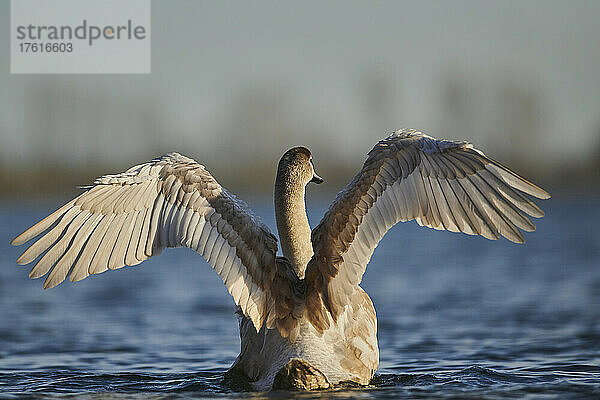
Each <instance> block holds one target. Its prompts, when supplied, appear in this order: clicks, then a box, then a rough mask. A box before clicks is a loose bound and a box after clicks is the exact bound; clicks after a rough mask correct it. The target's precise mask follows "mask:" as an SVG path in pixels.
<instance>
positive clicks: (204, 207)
mask: <svg viewBox="0 0 600 400" xmlns="http://www.w3.org/2000/svg"><path fill="white" fill-rule="evenodd" d="M87 189H88V190H87V191H85V192H84V193H83V194H81V195H80V196H78V197H77V198H75V199H73V200H71V201H70V202H69V203H67V204H65V205H64V206H63V207H61V208H60V209H59V210H57V211H55V212H54V213H53V214H51V215H50V216H48V217H46V218H45V219H43V220H42V221H40V222H38V223H37V224H36V225H34V226H33V227H31V228H29V229H28V230H27V231H25V232H24V233H22V234H21V235H19V236H18V237H16V238H15V239H14V240H13V241H12V244H13V245H20V244H23V243H25V242H27V241H28V240H30V239H32V238H34V237H36V236H39V235H42V236H41V237H40V238H39V239H38V240H37V241H36V242H35V243H33V244H32V245H31V246H30V247H29V248H28V249H27V250H26V251H25V252H24V253H23V254H22V255H21V257H19V259H18V260H17V262H18V263H19V264H28V263H30V262H32V261H34V260H35V259H36V258H38V257H39V256H42V257H41V258H40V259H39V261H38V262H37V264H36V265H35V266H34V267H33V269H32V270H31V273H30V275H29V276H30V277H31V278H39V277H42V276H44V275H46V274H48V273H49V274H48V277H47V278H46V281H45V283H44V288H51V287H54V286H56V285H58V284H60V283H61V282H62V281H64V280H65V278H66V277H67V275H69V273H70V275H69V276H70V279H71V281H78V280H81V279H84V278H86V277H87V276H89V275H90V274H97V273H101V272H104V271H107V270H109V269H117V268H121V267H123V266H125V265H136V264H139V263H141V262H142V261H144V260H146V259H147V258H149V257H152V256H154V255H157V254H159V253H160V252H161V251H162V250H163V249H164V248H165V247H180V246H186V247H189V248H191V249H193V250H195V251H196V252H197V253H199V254H200V255H202V257H204V258H205V259H206V260H207V261H208V263H209V264H210V265H211V266H212V267H213V268H214V270H215V271H216V272H217V273H218V274H219V276H220V277H221V278H222V279H223V282H224V283H225V286H226V287H227V289H228V290H229V293H231V295H232V296H233V299H234V301H235V304H237V305H238V306H239V307H240V308H241V310H242V312H243V314H244V315H245V316H247V317H248V318H250V319H251V320H252V322H253V324H254V326H255V328H256V330H257V331H258V330H260V327H261V326H262V324H263V323H264V322H265V321H267V327H269V328H273V327H275V326H279V325H281V326H279V327H280V328H282V327H283V326H289V325H290V323H289V322H290V321H289V319H290V318H292V319H293V318H294V316H296V317H299V315H298V314H301V311H299V310H300V307H301V306H302V303H303V299H300V298H299V295H301V294H302V293H303V292H302V287H300V286H299V285H301V284H303V283H301V282H300V281H299V280H298V278H297V277H296V275H295V274H294V273H293V271H292V269H291V267H290V266H289V263H287V262H286V260H277V259H276V252H277V239H276V238H275V236H273V234H272V233H271V232H270V231H269V229H268V228H267V227H266V226H265V225H264V224H263V223H262V222H261V221H260V220H259V219H258V218H257V217H256V216H254V215H253V214H252V213H251V212H250V211H249V210H248V208H247V206H246V205H245V204H244V203H243V202H242V201H240V200H238V199H236V198H235V197H234V196H233V195H231V194H229V193H228V192H227V191H226V190H225V189H224V188H222V187H221V185H219V184H218V183H217V181H216V180H215V179H214V178H213V177H212V176H211V175H210V173H209V172H208V171H207V170H206V169H205V168H204V166H202V165H200V164H198V163H197V162H195V161H194V160H192V159H190V158H187V157H184V156H182V155H180V154H177V153H171V154H167V155H164V156H162V157H161V158H158V159H155V160H152V161H151V162H149V163H146V164H141V165H138V166H135V167H132V168H130V169H129V170H127V171H126V172H124V173H122V174H118V175H106V176H103V177H101V178H99V179H97V180H96V181H95V182H94V185H92V186H90V187H88V188H87ZM286 321H287V322H286ZM280 330H282V329H280ZM283 330H285V329H283ZM282 334H284V336H286V335H285V332H282Z"/></svg>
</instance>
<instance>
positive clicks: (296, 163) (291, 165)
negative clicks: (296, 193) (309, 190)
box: [277, 146, 323, 187]
mask: <svg viewBox="0 0 600 400" xmlns="http://www.w3.org/2000/svg"><path fill="white" fill-rule="evenodd" d="M277 182H280V183H284V184H285V185H286V186H292V187H294V186H299V185H301V186H302V187H304V186H306V185H307V184H309V183H310V182H313V183H317V184H319V183H323V178H321V177H320V176H319V175H317V173H316V172H315V167H314V165H313V162H312V155H311V154H310V150H308V149H307V148H306V147H302V146H298V147H293V148H291V149H289V150H288V151H286V152H285V154H284V155H283V156H282V157H281V160H279V165H278V166H277Z"/></svg>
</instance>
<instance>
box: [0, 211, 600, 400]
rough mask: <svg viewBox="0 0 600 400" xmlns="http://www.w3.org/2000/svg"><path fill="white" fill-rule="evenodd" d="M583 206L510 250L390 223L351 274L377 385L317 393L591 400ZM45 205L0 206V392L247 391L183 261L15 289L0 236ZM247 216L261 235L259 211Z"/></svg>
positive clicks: (209, 276)
mask: <svg viewBox="0 0 600 400" xmlns="http://www.w3.org/2000/svg"><path fill="white" fill-rule="evenodd" d="M596 202H597V201H595V200H594V199H589V200H562V201H561V200H556V199H553V200H551V201H550V202H546V204H544V208H545V209H546V210H547V217H546V218H544V219H542V220H538V221H537V225H538V231H537V232H536V233H533V234H528V235H527V236H526V240H527V243H526V244H525V245H522V246H519V245H514V244H511V243H509V242H507V241H497V242H490V241H487V240H485V239H482V238H475V237H468V236H466V235H458V234H451V233H444V232H436V231H432V230H429V229H425V228H421V227H418V226H417V225H416V224H415V223H408V224H401V225H398V226H396V227H395V228H394V229H392V230H391V231H390V232H389V233H388V234H387V236H386V237H385V238H384V240H383V242H382V243H381V244H380V246H379V248H378V249H377V250H376V252H375V255H374V257H373V259H372V261H371V264H370V266H369V268H368V270H367V274H366V275H365V278H364V280H363V286H364V288H365V289H366V290H367V292H368V293H369V294H370V295H371V297H372V298H373V301H374V303H375V308H376V309H377V312H378V317H379V341H380V342H379V344H380V350H381V365H380V368H379V372H378V375H377V376H376V377H375V379H374V380H373V382H372V385H371V387H370V388H367V389H364V388H345V389H343V390H339V391H336V392H328V394H329V395H331V396H335V397H353V396H357V395H360V396H361V397H375V396H382V395H384V396H389V397H392V398H393V397H397V396H406V395H410V396H412V397H452V396H459V397H464V396H473V397H478V398H480V397H493V398H498V397H522V396H525V395H527V394H538V393H546V394H553V395H556V396H559V397H562V396H564V395H566V394H575V395H577V394H579V395H581V396H582V397H594V396H599V395H600V367H599V365H600V267H599V265H600V240H598V237H597V234H596V232H595V231H592V229H593V228H594V227H596V226H599V225H600V212H599V211H598V210H597V208H596ZM57 205H58V203H56V204H51V205H48V206H47V207H36V208H35V209H32V208H31V207H24V206H19V207H15V206H12V207H8V206H4V207H3V208H2V209H0V251H2V257H1V258H0V263H1V265H0V302H1V304H2V306H1V308H0V390H1V391H2V393H3V394H7V395H8V394H15V395H16V394H22V393H30V394H40V395H41V394H48V393H54V394H73V395H75V394H77V395H78V397H79V396H81V395H86V396H88V397H95V394H96V393H105V392H110V393H112V394H115V395H117V396H118V397H121V396H123V397H127V398H131V397H134V398H137V397H139V398H147V397H149V396H150V395H151V394H152V396H154V395H156V396H157V397H160V394H161V393H165V392H172V393H173V392H174V393H177V394H176V395H175V397H179V396H181V397H186V398H188V397H206V396H218V397H223V396H225V397H239V396H242V397H247V396H249V395H251V394H250V393H238V392H235V391H233V390H232V388H231V387H230V386H227V385H225V384H224V383H223V376H222V373H223V372H224V371H225V370H226V369H227V368H228V366H229V365H230V364H231V363H232V362H233V360H234V359H235V357H236V356H237V352H238V350H239V337H238V331H237V321H236V319H235V317H234V315H233V302H232V300H231V299H230V297H229V295H228V294H227V291H226V289H225V287H224V286H223V285H222V283H220V280H219V278H218V277H217V275H216V274H215V273H214V272H212V271H211V270H210V267H209V266H208V264H206V263H205V262H204V261H203V260H202V259H201V258H200V257H199V256H197V255H196V254H195V253H193V252H192V251H190V250H187V249H178V250H168V251H166V252H164V253H163V254H162V255H161V256H160V257H158V258H156V259H152V260H148V261H146V262H144V263H143V264H141V265H139V266H136V267H128V268H123V269H121V270H119V271H114V272H110V273H105V274H102V275H99V276H94V277H92V278H88V279H85V280H84V281H82V282H79V283H77V284H70V283H68V284H62V285H61V286H59V287H58V288H56V289H52V290H48V291H43V290H42V288H41V284H42V282H41V281H40V280H38V281H30V280H29V279H28V278H27V273H28V268H23V267H19V266H16V264H15V262H14V261H15V259H16V258H17V256H18V255H19V254H20V251H21V250H22V249H20V248H13V247H11V246H10V245H9V244H8V242H9V241H10V239H11V238H12V237H13V236H15V235H16V234H18V233H20V232H21V231H22V230H23V229H24V228H26V227H28V226H29V225H31V224H32V223H33V222H35V221H36V220H37V219H39V218H41V217H43V216H44V215H45V214H46V213H47V212H48V211H51V208H54V206H57ZM259 206H260V207H259V209H258V212H259V214H260V215H261V216H262V217H263V219H264V220H265V222H267V224H268V225H269V226H270V227H272V228H274V226H275V224H274V222H273V216H272V209H271V206H270V201H269V202H266V201H265V202H264V204H262V205H261V204H259ZM253 207H255V208H256V205H253ZM322 211H323V207H317V208H316V209H315V210H314V212H313V213H312V218H311V223H312V224H313V225H315V224H316V223H317V222H318V219H319V216H320V215H321V213H322ZM278 396H279V397H285V395H284V394H281V393H280V394H277V393H275V394H270V395H269V397H278ZM313 396H321V395H314V394H304V395H303V397H313Z"/></svg>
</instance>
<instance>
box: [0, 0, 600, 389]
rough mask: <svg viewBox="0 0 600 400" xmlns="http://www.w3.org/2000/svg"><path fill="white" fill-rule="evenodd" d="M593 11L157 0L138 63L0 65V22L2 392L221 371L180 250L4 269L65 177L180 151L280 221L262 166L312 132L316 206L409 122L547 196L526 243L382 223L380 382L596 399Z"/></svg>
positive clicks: (226, 324)
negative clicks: (51, 278)
mask: <svg viewBox="0 0 600 400" xmlns="http://www.w3.org/2000/svg"><path fill="white" fill-rule="evenodd" d="M15 1H18V0H15ZM9 10H10V7H9V2H8V1H6V0H0V24H2V25H3V26H8V25H9ZM599 17H600V1H560V2H558V1H549V0H540V1H507V0H506V1H501V2H500V1H479V0H477V1H452V2H450V1H446V2H442V1H436V2H433V1H419V2H416V1H415V2H400V1H389V2H383V1H368V2H366V1H360V2H356V1H326V2H323V1H302V2H291V1H270V2H264V1H252V2H237V1H235V2H233V1H218V2H217V1H175V0H170V1H154V2H153V3H152V27H151V40H152V73H151V74H147V75H11V74H10V73H9V57H10V55H9V35H8V34H7V33H8V30H7V29H5V35H0V68H2V71H1V73H0V254H2V255H3V256H2V257H1V258H0V305H1V306H0V392H2V393H9V394H10V393H14V394H17V395H22V394H23V393H38V392H43V391H51V392H52V391H53V392H56V393H59V394H61V395H64V394H65V393H78V394H81V393H82V392H89V391H91V392H94V391H100V392H102V391H106V390H109V391H110V390H124V391H139V392H140V393H141V395H140V396H138V397H139V398H143V399H145V398H147V395H148V393H147V391H169V392H170V391H172V390H192V391H193V390H196V391H199V392H200V397H201V398H204V397H205V392H204V391H205V390H209V391H227V390H228V389H226V388H223V387H222V386H220V383H219V382H221V377H220V376H221V375H220V374H221V373H222V372H223V371H225V370H226V368H228V366H229V365H231V363H232V362H233V360H234V359H235V357H236V355H237V350H238V349H239V347H238V346H239V334H238V327H237V322H236V320H235V318H233V317H232V310H233V308H232V301H231V298H230V296H228V295H227V293H226V290H225V289H224V287H223V285H222V284H221V283H220V279H219V278H218V276H217V274H214V273H212V272H211V271H210V269H209V266H208V265H207V264H206V263H204V262H203V261H201V260H200V258H199V257H198V256H197V255H195V254H194V253H193V252H192V251H183V250H173V251H166V252H165V253H164V254H163V255H162V256H161V257H157V258H152V259H150V260H148V261H146V262H144V263H143V264H142V265H143V266H144V267H143V268H138V267H132V268H123V269H121V270H120V271H118V272H111V273H108V274H101V275H99V276H95V277H94V278H90V279H85V280H84V281H82V282H78V283H76V284H74V285H71V284H63V285H61V286H60V287H59V288H57V289H53V290H50V291H42V290H41V282H40V281H30V280H28V279H27V278H26V275H27V270H28V268H17V267H16V266H15V260H16V259H17V257H18V256H19V254H20V253H21V252H22V251H24V248H23V247H21V248H15V247H13V246H10V245H9V242H10V240H11V239H12V238H13V237H14V236H15V235H17V234H18V233H20V232H21V231H22V230H24V229H26V227H28V226H31V225H32V224H33V223H35V221H38V220H40V219H41V218H44V217H45V216H46V215H48V213H49V212H51V211H52V210H54V209H56V208H57V207H58V206H59V205H60V204H64V203H65V202H66V201H67V200H68V199H70V198H71V196H73V195H74V194H75V193H76V192H77V191H78V189H76V186H77V185H87V184H90V183H91V182H93V180H94V179H95V178H96V177H97V176H100V175H104V174H107V173H117V172H121V171H124V170H125V169H127V168H129V167H130V166H132V165H136V164H139V163H142V162H145V161H148V160H151V159H152V158H154V157H157V156H159V155H162V154H164V153H167V152H171V151H178V152H181V153H183V154H185V155H187V156H189V157H192V158H194V159H196V160H197V161H199V162H201V163H203V164H205V165H206V166H207V168H208V169H209V171H211V173H212V174H213V175H214V176H215V177H216V179H217V180H218V181H219V182H220V183H221V184H222V185H223V186H225V187H227V188H228V189H229V190H230V191H232V192H233V193H235V194H238V195H239V196H240V197H242V198H243V199H244V200H246V201H248V203H249V204H250V206H251V208H252V209H253V210H256V212H257V213H258V215H259V216H260V217H261V218H263V220H264V221H265V223H266V224H267V225H268V226H269V227H270V228H271V229H272V230H273V231H274V232H275V222H274V215H273V206H272V200H271V196H272V187H273V182H274V179H275V168H276V165H277V162H278V160H279V158H280V156H281V155H282V153H283V152H284V151H285V150H287V149H288V148H289V147H291V146H295V145H304V146H307V147H309V148H310V149H311V150H312V153H313V156H314V163H315V166H316V169H317V172H318V173H319V174H320V175H321V176H323V177H324V178H325V181H326V182H325V184H323V185H319V186H316V185H310V186H309V196H308V207H307V208H308V213H309V218H310V222H311V224H312V226H315V225H316V224H317V222H318V220H319V218H320V216H321V215H322V213H323V211H324V210H325V209H326V207H327V205H328V204H329V202H330V201H331V199H332V198H333V192H335V191H338V190H340V189H341V188H342V187H343V186H344V185H345V184H346V183H347V182H349V181H350V179H351V178H352V176H353V175H354V174H355V173H356V172H357V171H358V170H359V168H360V167H361V165H362V163H363V161H364V159H365V156H366V153H367V152H368V151H369V150H370V149H371V148H372V147H373V145H374V144H375V143H376V142H377V141H378V140H379V139H381V138H384V137H386V136H387V135H388V134H389V133H391V132H392V131H394V130H397V129H399V128H401V127H412V128H417V129H419V130H422V131H424V132H426V133H429V134H430V135H432V136H435V137H438V138H449V139H459V140H468V141H470V142H472V143H474V144H475V145H476V146H477V147H478V148H480V149H482V150H484V151H485V152H486V154H488V155H490V156H492V157H493V158H496V159H498V160H499V161H501V162H503V163H504V164H507V165H509V166H511V167H512V168H514V169H515V170H516V171H518V172H520V173H522V174H523V175H524V176H526V177H527V178H529V179H531V180H533V181H534V182H536V183H538V184H540V185H541V186H542V187H544V188H545V189H547V190H548V191H550V192H551V193H552V195H553V198H552V199H551V200H549V201H544V202H539V204H540V206H541V207H542V208H543V209H544V210H545V211H546V213H547V216H546V217H545V218H543V219H540V220H536V224H537V226H538V230H537V232H535V233H531V234H527V235H526V240H527V243H526V244H525V245H522V246H516V245H513V244H511V243H509V242H508V241H506V240H500V241H497V242H491V241H487V240H485V239H483V238H474V237H467V236H466V235H458V234H450V233H440V232H434V231H433V230H428V229H423V228H420V227H418V226H417V224H416V223H407V224H400V225H399V226H396V227H395V228H394V229H392V230H390V232H389V233H388V234H387V236H386V238H385V239H384V240H383V241H382V242H381V244H380V246H379V248H378V249H377V251H376V252H375V254H374V256H373V258H372V260H371V263H370V266H369V269H368V272H367V274H366V275H365V278H364V279H363V282H362V285H363V287H364V288H365V290H366V291H367V292H368V293H369V294H370V295H371V296H372V299H373V301H374V304H375V305H376V309H377V313H378V316H379V340H380V347H381V349H382V350H381V365H380V368H379V372H378V373H379V374H382V375H381V377H380V383H376V386H377V385H380V386H385V387H390V386H391V387H395V390H397V392H394V393H396V394H395V395H394V394H390V392H389V391H388V392H385V394H386V395H387V396H388V397H407V394H408V397H423V396H426V397H447V396H448V395H449V394H454V397H457V398H464V397H469V395H471V397H473V398H484V397H485V396H486V395H490V396H491V397H490V398H494V399H497V398H502V397H507V398H524V397H528V396H529V397H530V396H532V395H535V396H539V394H540V393H545V392H546V391H548V393H555V394H557V396H558V397H569V398H572V397H574V396H573V393H579V394H580V396H579V397H581V398H598V397H600V396H599V390H600V378H599V377H600V367H598V366H599V365H600V268H598V266H599V265H600V240H598V234H597V226H598V225H600V210H599V209H598V199H600V190H598V189H599V187H600V185H599V183H600V23H599V22H598V20H599ZM107 62H118V60H107ZM200 267H201V268H200ZM369 271H371V272H369ZM373 271H374V272H373ZM121 373H124V375H122V374H121ZM3 385H4V386H3ZM386 385H387V386H386ZM386 390H387V389H386ZM423 390H426V392H423ZM436 390H437V391H436ZM467 392H468V393H467ZM424 393H425V394H424ZM560 393H563V395H562V396H561V395H560ZM188 394H189V392H184V394H183V395H182V398H189V397H187V396H188ZM355 396H356V392H354V393H353V394H352V396H349V397H355ZM131 398H137V397H135V396H133V397H131Z"/></svg>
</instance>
